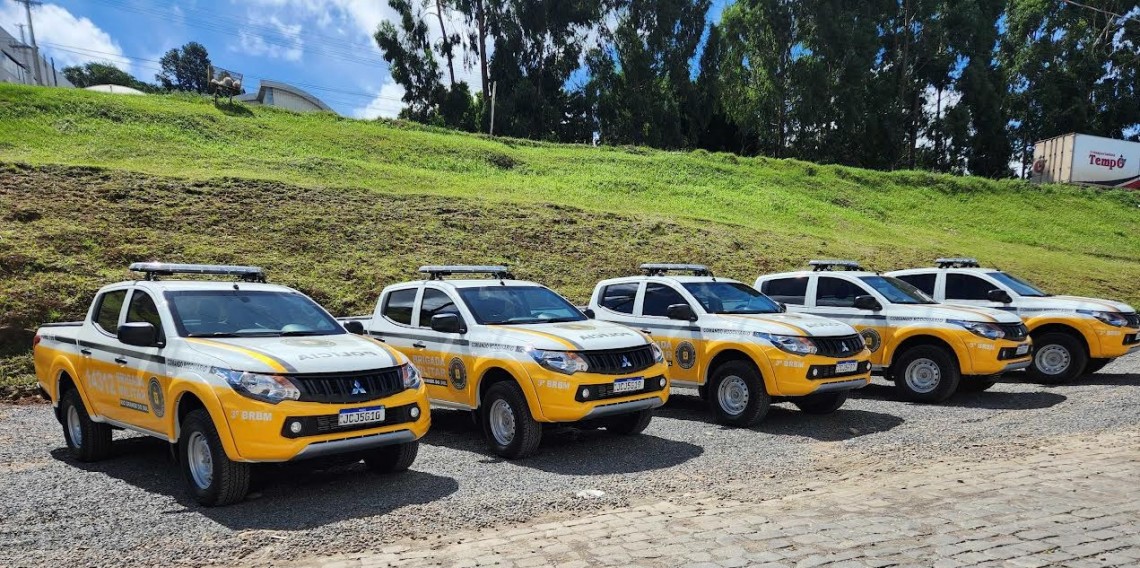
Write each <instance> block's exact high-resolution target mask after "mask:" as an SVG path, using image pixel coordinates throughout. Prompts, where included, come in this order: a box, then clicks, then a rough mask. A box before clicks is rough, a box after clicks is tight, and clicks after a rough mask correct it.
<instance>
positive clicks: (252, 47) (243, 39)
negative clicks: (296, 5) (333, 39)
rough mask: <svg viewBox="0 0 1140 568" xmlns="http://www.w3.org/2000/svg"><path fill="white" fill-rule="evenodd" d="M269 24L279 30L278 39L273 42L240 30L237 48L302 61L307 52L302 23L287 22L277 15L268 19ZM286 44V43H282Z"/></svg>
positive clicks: (286, 59) (269, 56) (266, 55)
mask: <svg viewBox="0 0 1140 568" xmlns="http://www.w3.org/2000/svg"><path fill="white" fill-rule="evenodd" d="M268 22H269V24H270V25H272V26H273V27H274V28H276V30H277V34H276V35H277V36H279V37H280V38H281V39H276V40H274V41H273V42H272V43H270V42H268V41H266V40H265V37H263V36H261V35H258V34H255V33H251V32H248V31H245V30H239V31H238V46H237V47H236V48H235V49H240V50H241V51H243V52H245V53H248V54H250V55H255V56H264V57H268V58H270V59H284V60H285V61H300V60H301V56H302V55H304V54H305V49H304V48H305V43H304V41H303V40H302V39H301V24H292V25H289V24H285V23H283V22H282V21H281V20H279V19H277V17H276V16H272V17H270V18H269V20H268ZM282 44H286V45H282Z"/></svg>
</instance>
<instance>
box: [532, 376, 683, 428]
mask: <svg viewBox="0 0 1140 568" xmlns="http://www.w3.org/2000/svg"><path fill="white" fill-rule="evenodd" d="M535 367H537V370H536V369H528V371H529V373H530V379H531V381H532V383H533V384H534V387H535V392H536V394H537V395H538V402H539V407H540V408H538V409H536V410H537V412H534V415H535V418H536V419H538V420H540V421H542V422H578V421H580V420H585V419H592V418H598V417H601V416H613V415H615V414H625V413H628V412H637V411H640V410H648V409H651V408H657V407H658V406H661V405H663V404H665V401H666V400H668V399H669V387H670V384H669V380H668V378H667V376H666V374H665V371H666V367H665V364H664V363H658V364H654V365H653V366H652V367H649V368H648V369H644V370H642V371H640V372H637V373H632V374H628V375H602V374H597V373H575V374H573V375H563V374H559V373H555V372H553V371H547V370H546V369H542V368H541V367H538V366H537V365H535ZM631 378H642V379H644V382H643V385H644V386H643V388H642V389H641V390H638V391H635V392H630V393H615V392H613V391H614V385H615V384H616V383H618V382H620V381H623V380H625V379H631Z"/></svg>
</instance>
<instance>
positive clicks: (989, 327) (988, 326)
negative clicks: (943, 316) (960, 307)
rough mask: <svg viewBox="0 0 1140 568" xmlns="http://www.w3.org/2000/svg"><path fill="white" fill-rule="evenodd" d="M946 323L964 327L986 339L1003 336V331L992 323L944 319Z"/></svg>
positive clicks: (995, 338) (996, 338)
mask: <svg viewBox="0 0 1140 568" xmlns="http://www.w3.org/2000/svg"><path fill="white" fill-rule="evenodd" d="M946 323H949V324H953V325H957V326H961V327H964V328H966V330H968V331H969V332H970V333H972V334H974V335H977V336H979V337H984V338H986V339H992V340H998V339H1001V338H1003V337H1005V332H1004V331H1002V330H1001V327H999V326H998V325H997V324H994V323H985V322H980V321H962V320H946Z"/></svg>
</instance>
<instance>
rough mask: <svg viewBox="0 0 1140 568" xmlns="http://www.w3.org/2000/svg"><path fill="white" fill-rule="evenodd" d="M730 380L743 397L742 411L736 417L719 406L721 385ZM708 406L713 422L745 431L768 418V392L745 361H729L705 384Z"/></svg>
mask: <svg viewBox="0 0 1140 568" xmlns="http://www.w3.org/2000/svg"><path fill="white" fill-rule="evenodd" d="M733 378H736V379H740V380H741V381H742V382H737V381H735V380H734V383H735V386H736V387H738V388H739V387H740V386H743V387H744V392H743V395H744V396H745V397H747V401H746V402H745V403H744V408H743V409H742V410H740V411H739V412H736V413H733V412H731V411H730V410H729V409H726V408H724V406H723V405H722V404H721V398H722V397H721V385H722V383H724V382H725V381H726V380H730V379H733ZM726 388H727V387H726ZM708 403H709V408H711V409H712V412H713V415H714V416H716V420H717V422H720V423H721V424H727V425H729V426H740V427H749V426H752V425H754V424H756V423H758V422H760V421H761V420H763V419H764V416H766V415H767V414H768V407H769V406H770V405H771V404H772V397H770V396H768V391H767V390H766V389H765V388H764V379H763V378H762V377H761V376H760V372H759V371H757V370H756V367H754V366H753V365H752V364H751V363H749V362H747V361H729V362H727V363H725V364H723V365H721V366H719V367H717V368H716V369H715V370H714V371H713V374H712V377H711V378H710V380H709V389H708Z"/></svg>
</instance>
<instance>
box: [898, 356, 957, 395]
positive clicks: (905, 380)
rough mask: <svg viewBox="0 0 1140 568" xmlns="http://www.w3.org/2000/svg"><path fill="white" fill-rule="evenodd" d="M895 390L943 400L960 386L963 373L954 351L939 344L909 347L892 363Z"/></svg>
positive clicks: (905, 393)
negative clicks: (959, 369)
mask: <svg viewBox="0 0 1140 568" xmlns="http://www.w3.org/2000/svg"><path fill="white" fill-rule="evenodd" d="M891 371H892V374H893V375H894V377H895V390H896V391H898V393H899V395H900V396H901V397H902V398H903V399H905V400H910V401H914V402H942V401H944V400H946V399H948V398H950V395H952V394H954V391H956V390H958V382H959V381H960V380H961V375H960V373H959V371H958V364H957V362H956V361H955V360H954V356H953V354H951V353H949V352H948V351H947V350H946V349H944V348H942V347H938V346H936V345H919V346H918V347H912V348H911V349H907V350H906V352H904V353H903V354H901V355H899V357H898V358H897V359H896V360H895V362H894V363H893V364H892V365H891Z"/></svg>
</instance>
